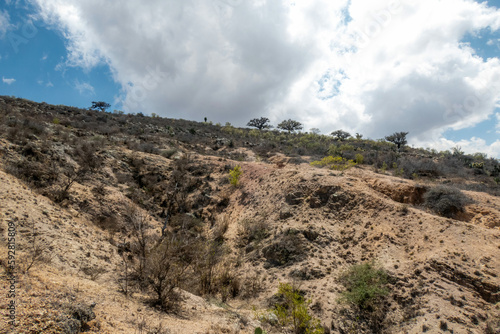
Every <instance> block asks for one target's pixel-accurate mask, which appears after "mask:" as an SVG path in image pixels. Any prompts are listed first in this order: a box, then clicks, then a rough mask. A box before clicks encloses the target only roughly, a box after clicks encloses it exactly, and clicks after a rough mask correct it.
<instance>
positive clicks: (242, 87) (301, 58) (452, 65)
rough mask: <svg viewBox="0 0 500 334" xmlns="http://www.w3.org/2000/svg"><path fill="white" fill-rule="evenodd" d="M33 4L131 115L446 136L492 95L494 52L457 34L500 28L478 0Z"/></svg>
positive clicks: (68, 0) (499, 76)
mask: <svg viewBox="0 0 500 334" xmlns="http://www.w3.org/2000/svg"><path fill="white" fill-rule="evenodd" d="M32 1H33V2H35V3H37V4H38V7H39V12H40V16H41V17H42V18H43V20H45V21H46V22H48V23H51V24H53V25H54V26H55V27H57V28H58V29H60V30H61V31H62V32H63V34H64V36H65V37H66V39H67V49H68V57H67V62H66V65H67V66H80V67H82V68H84V69H90V68H93V67H94V66H96V65H98V64H103V63H105V64H108V65H109V66H110V68H111V69H112V72H113V76H114V79H115V80H116V81H117V82H118V83H120V84H121V86H122V92H121V95H120V96H119V97H118V98H117V102H121V103H122V104H123V108H124V109H125V110H126V111H140V110H143V111H146V112H155V113H157V114H159V115H163V116H168V117H181V118H188V119H195V120H199V119H203V117H205V116H207V117H209V118H210V119H212V120H214V121H220V122H225V121H231V122H232V123H234V124H237V125H244V124H246V122H247V121H248V119H250V118H252V117H258V116H267V117H269V118H270V119H271V120H272V121H273V122H279V121H281V120H282V119H284V118H294V119H297V120H299V121H301V122H303V123H304V125H305V128H306V129H307V128H313V127H314V128H320V129H321V130H322V131H323V132H325V133H326V132H329V131H331V130H335V129H338V128H343V129H345V130H348V131H352V132H359V133H362V134H364V135H365V137H372V138H380V137H383V136H384V135H387V134H390V133H392V132H394V131H409V132H410V135H409V139H410V141H411V142H415V143H416V142H433V143H434V142H436V143H441V142H443V143H445V142H446V140H445V139H444V138H442V134H443V133H444V131H446V130H448V129H462V128H465V127H470V126H474V125H475V124H478V123H480V122H482V121H485V120H487V119H489V118H490V117H491V116H492V115H493V113H494V111H495V107H496V104H497V103H498V100H499V98H500V95H499V92H500V90H499V89H498V88H499V85H500V62H499V60H498V58H490V59H483V58H481V57H479V56H478V55H477V54H476V52H475V50H474V49H473V48H472V47H471V46H470V45H468V44H466V43H464V42H463V40H464V37H465V36H466V35H470V36H478V37H479V36H480V35H481V33H482V32H484V31H485V30H488V31H497V30H498V29H499V28H500V11H499V10H497V9H496V8H494V7H488V6H487V3H486V2H484V3H477V2H474V1H469V0H443V1H439V2H436V1H434V0H422V1H418V2H409V1H403V0H401V1H400V0H339V1H329V0H310V1H301V2H292V1H288V0H282V1H274V0H273V1H272V0H248V1H227V0H209V1H206V0H205V1H201V0H191V1H176V0H152V1H149V2H148V3H147V5H145V4H144V2H142V1H139V0H129V1H126V2H123V1H118V0H108V1H106V2H105V3H103V2H102V1H98V0H87V1H78V0H32ZM442 140H444V141H442ZM471 142H475V143H477V141H471ZM436 145H437V144H436ZM478 145H479V144H478Z"/></svg>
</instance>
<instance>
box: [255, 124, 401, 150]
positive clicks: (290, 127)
mask: <svg viewBox="0 0 500 334" xmlns="http://www.w3.org/2000/svg"><path fill="white" fill-rule="evenodd" d="M247 126H250V127H254V128H257V129H259V130H264V129H272V128H273V126H272V125H271V124H270V120H269V118H267V117H260V118H253V119H251V120H250V121H249V122H248V123H247ZM277 128H278V129H280V130H283V131H287V132H288V133H292V132H295V131H300V130H302V129H303V126H302V123H300V122H298V121H295V120H292V119H287V120H284V121H282V122H281V123H279V124H278V126H277ZM311 133H313V134H316V135H318V134H319V133H320V131H319V129H317V128H313V129H311ZM407 135H408V132H403V131H402V132H394V133H393V134H391V135H389V136H385V140H386V141H388V142H391V143H394V144H395V145H396V146H397V147H398V151H401V149H402V148H403V147H404V146H405V145H406V144H407V143H408V141H407V140H406V136H407ZM330 136H332V137H334V138H335V140H337V141H345V140H347V139H349V138H352V136H351V134H350V133H349V132H347V131H344V130H341V129H340V130H335V131H333V132H332V133H330ZM361 138H363V135H362V134H359V133H356V139H358V140H360V139H361Z"/></svg>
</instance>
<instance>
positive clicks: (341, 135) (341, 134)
mask: <svg viewBox="0 0 500 334" xmlns="http://www.w3.org/2000/svg"><path fill="white" fill-rule="evenodd" d="M330 135H331V136H333V137H335V139H336V140H338V141H344V140H346V139H347V138H349V137H351V134H350V133H349V132H346V131H344V130H336V131H333V132H332V133H330Z"/></svg>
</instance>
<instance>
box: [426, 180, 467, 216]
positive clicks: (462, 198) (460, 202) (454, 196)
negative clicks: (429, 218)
mask: <svg viewBox="0 0 500 334" xmlns="http://www.w3.org/2000/svg"><path fill="white" fill-rule="evenodd" d="M470 203H472V200H471V199H470V198H469V197H467V196H466V195H464V194H463V193H462V192H461V191H460V190H459V189H457V188H453V187H448V186H442V185H440V186H437V187H434V188H432V189H430V190H429V191H427V192H426V193H425V195H424V204H425V206H427V207H428V208H429V209H431V210H432V211H434V212H436V213H437V214H439V215H440V216H443V217H448V218H453V217H455V216H456V215H457V214H458V213H460V212H463V211H464V208H465V206H466V205H467V204H470Z"/></svg>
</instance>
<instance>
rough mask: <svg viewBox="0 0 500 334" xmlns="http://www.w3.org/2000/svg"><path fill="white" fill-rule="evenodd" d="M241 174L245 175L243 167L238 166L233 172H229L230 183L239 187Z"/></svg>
mask: <svg viewBox="0 0 500 334" xmlns="http://www.w3.org/2000/svg"><path fill="white" fill-rule="evenodd" d="M241 174H243V171H242V170H241V166H239V165H236V167H234V169H233V170H231V171H229V183H231V184H232V185H233V186H235V187H237V186H239V184H240V177H241Z"/></svg>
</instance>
